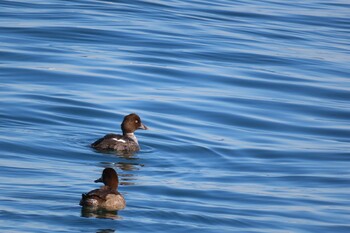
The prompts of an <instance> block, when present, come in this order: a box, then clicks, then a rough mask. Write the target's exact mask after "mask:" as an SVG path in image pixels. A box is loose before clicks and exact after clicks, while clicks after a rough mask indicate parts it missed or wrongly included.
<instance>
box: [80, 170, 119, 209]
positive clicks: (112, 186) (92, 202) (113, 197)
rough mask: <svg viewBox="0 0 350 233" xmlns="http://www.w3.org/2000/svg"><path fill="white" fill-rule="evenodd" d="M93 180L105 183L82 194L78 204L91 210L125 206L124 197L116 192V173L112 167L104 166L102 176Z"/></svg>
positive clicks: (117, 182)
mask: <svg viewBox="0 0 350 233" xmlns="http://www.w3.org/2000/svg"><path fill="white" fill-rule="evenodd" d="M95 182H103V183H104V184H105V185H104V186H102V187H101V188H99V189H94V190H92V191H90V192H88V193H85V194H82V198H81V200H80V203H79V205H81V206H83V207H85V208H89V209H93V210H96V209H105V210H108V211H115V210H121V209H124V208H125V206H126V203H125V199H124V197H123V196H122V195H121V194H120V193H119V192H118V184H119V181H118V175H117V173H116V172H115V170H114V169H113V168H105V169H104V170H103V173H102V177H101V178H100V179H97V180H95Z"/></svg>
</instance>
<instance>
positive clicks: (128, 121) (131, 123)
mask: <svg viewBox="0 0 350 233" xmlns="http://www.w3.org/2000/svg"><path fill="white" fill-rule="evenodd" d="M121 128H122V131H123V134H124V135H126V134H128V133H134V132H135V130H137V129H144V130H146V129H148V128H147V127H146V126H145V125H144V124H142V122H141V118H140V117H139V116H138V115H137V114H135V113H131V114H129V115H127V116H125V117H124V120H123V123H122V124H121Z"/></svg>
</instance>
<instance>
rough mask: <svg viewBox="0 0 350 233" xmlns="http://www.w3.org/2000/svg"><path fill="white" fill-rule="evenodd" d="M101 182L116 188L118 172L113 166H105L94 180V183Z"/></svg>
mask: <svg viewBox="0 0 350 233" xmlns="http://www.w3.org/2000/svg"><path fill="white" fill-rule="evenodd" d="M97 182H102V183H104V184H105V185H106V186H108V187H110V188H111V189H118V184H119V181H118V174H117V172H116V171H115V170H114V169H113V168H105V169H104V170H103V172H102V177H101V178H99V179H97V180H95V183H97Z"/></svg>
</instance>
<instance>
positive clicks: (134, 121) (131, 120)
mask: <svg viewBox="0 0 350 233" xmlns="http://www.w3.org/2000/svg"><path fill="white" fill-rule="evenodd" d="M121 129H122V131H123V135H120V134H113V133H111V134H107V135H106V136H104V137H103V138H100V139H98V140H97V141H95V142H94V143H92V144H91V147H93V148H95V149H96V150H115V151H119V152H136V151H139V150H140V146H139V143H138V141H137V138H136V136H135V134H134V132H135V131H136V130H137V129H144V130H147V129H148V128H147V127H146V126H145V125H144V124H142V122H141V118H140V117H139V116H138V115H137V114H135V113H131V114H129V115H127V116H125V117H124V120H123V123H122V124H121Z"/></svg>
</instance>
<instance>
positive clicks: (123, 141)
mask: <svg viewBox="0 0 350 233" xmlns="http://www.w3.org/2000/svg"><path fill="white" fill-rule="evenodd" d="M112 140H114V141H117V142H122V143H125V142H126V141H125V140H123V139H117V138H112Z"/></svg>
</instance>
